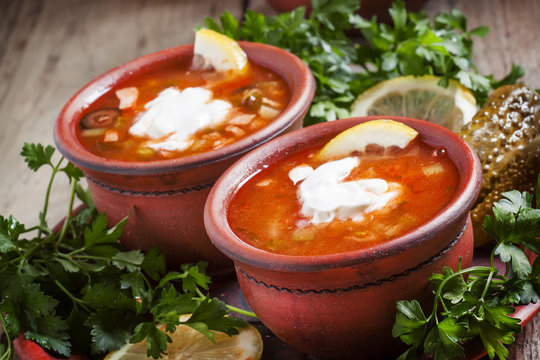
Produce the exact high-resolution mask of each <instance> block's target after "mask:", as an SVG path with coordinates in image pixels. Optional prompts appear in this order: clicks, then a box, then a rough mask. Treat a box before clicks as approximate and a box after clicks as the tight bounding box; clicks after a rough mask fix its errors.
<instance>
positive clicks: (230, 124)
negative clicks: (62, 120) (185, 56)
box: [77, 60, 290, 161]
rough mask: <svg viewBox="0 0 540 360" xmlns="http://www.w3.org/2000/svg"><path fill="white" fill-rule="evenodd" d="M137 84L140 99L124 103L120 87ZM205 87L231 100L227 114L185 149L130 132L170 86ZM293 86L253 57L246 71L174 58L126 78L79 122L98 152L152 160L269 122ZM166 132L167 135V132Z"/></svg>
mask: <svg viewBox="0 0 540 360" xmlns="http://www.w3.org/2000/svg"><path fill="white" fill-rule="evenodd" d="M133 87H134V88H136V89H137V92H138V96H137V99H136V101H135V102H134V103H133V104H132V105H131V106H130V107H128V108H122V109H120V103H121V102H120V99H119V97H118V96H117V94H116V92H117V91H118V90H121V89H129V88H133ZM190 87H202V88H204V89H208V90H211V91H212V97H213V99H219V100H225V101H227V102H229V103H230V104H231V105H232V108H231V110H230V111H229V112H228V115H227V117H226V119H225V120H224V121H223V122H221V123H219V124H216V125H215V126H208V127H204V128H202V129H200V130H198V131H197V132H196V133H195V134H194V135H193V136H191V138H190V145H189V147H187V148H186V149H182V150H178V151H176V150H163V149H152V148H151V147H149V146H148V142H149V139H148V138H146V137H141V136H134V135H132V134H130V132H129V130H130V127H131V126H132V125H133V124H134V123H136V121H137V117H138V116H139V114H141V113H143V112H144V111H145V105H146V104H147V103H148V102H150V101H152V100H153V99H155V98H156V97H157V96H158V94H160V92H162V91H163V90H165V89H167V88H175V89H178V90H183V89H186V88H190ZM289 98H290V95H289V89H288V87H287V84H286V83H285V81H284V80H283V79H282V78H281V77H280V76H279V75H278V74H276V73H275V72H273V71H271V70H269V69H266V68H264V67H261V66H259V65H257V64H254V63H250V64H249V66H248V69H247V70H246V71H245V72H244V73H243V74H241V75H231V74H230V73H225V74H223V73H219V72H217V71H214V70H212V69H210V70H208V69H193V68H191V60H190V61H186V62H183V63H179V62H178V63H175V64H172V65H168V66H167V67H163V68H160V69H158V70H155V71H151V72H148V73H144V74H139V75H136V76H133V77H131V78H130V79H128V80H126V81H125V82H122V83H121V84H119V85H118V86H116V87H115V88H113V89H111V90H110V91H108V92H107V93H106V94H105V95H103V96H102V97H100V98H99V99H98V100H97V101H95V102H94V103H93V104H92V105H91V106H90V107H89V109H88V110H87V111H86V112H85V116H84V117H83V118H82V120H81V123H80V125H79V126H78V128H77V137H78V139H79V141H80V142H81V143H82V145H83V146H84V147H85V148H86V149H88V150H89V151H90V152H92V153H93V154H95V155H98V156H100V157H104V158H109V159H114V160H120V161H152V160H162V159H169V158H175V157H184V156H190V155H194V154H199V153H202V152H206V151H210V150H215V149H219V148H221V147H223V146H225V145H228V144H231V143H233V142H235V141H237V140H239V139H241V138H244V137H246V136H248V135H250V134H253V133H254V132H256V131H258V130H259V129H261V128H263V127H265V126H266V125H268V124H269V123H270V122H271V121H272V120H273V119H274V118H276V117H277V116H278V115H279V114H280V113H281V111H282V110H283V109H284V108H285V106H286V105H287V102H288V101H289ZM164 138H166V136H165V137H164Z"/></svg>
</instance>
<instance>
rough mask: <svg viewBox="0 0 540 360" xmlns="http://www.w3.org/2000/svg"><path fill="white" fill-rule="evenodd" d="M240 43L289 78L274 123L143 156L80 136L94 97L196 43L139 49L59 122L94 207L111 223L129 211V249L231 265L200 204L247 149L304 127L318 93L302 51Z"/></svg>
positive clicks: (84, 92) (85, 91)
mask: <svg viewBox="0 0 540 360" xmlns="http://www.w3.org/2000/svg"><path fill="white" fill-rule="evenodd" d="M240 45H241V46H242V48H243V49H244V50H245V51H246V53H247V55H248V57H249V59H250V61H253V62H255V63H257V64H259V65H262V66H263V67H266V68H269V69H271V70H273V71H275V72H276V73H278V74H279V75H281V76H282V77H283V78H284V79H285V80H286V82H287V84H288V86H289V89H290V92H291V100H290V102H289V104H288V105H287V107H286V108H285V109H284V110H283V112H282V113H281V114H280V115H279V116H278V117H277V118H276V119H275V120H274V121H273V122H272V123H271V124H270V125H268V126H267V127H265V128H263V129H261V130H260V131H258V132H256V133H254V134H252V135H251V136H248V137H246V138H243V139H241V140H240V141H238V142H236V143H233V144H231V145H228V146H225V147H223V148H221V149H218V150H213V151H209V152H206V153H202V154H197V155H194V156H190V157H184V158H178V159H172V160H160V161H154V162H149V163H144V162H123V161H114V160H109V159H105V158H101V157H98V156H96V155H94V154H92V153H90V152H89V151H88V150H86V149H85V148H84V147H83V146H82V145H81V144H80V143H79V141H78V140H77V136H76V127H77V126H78V124H79V121H80V119H81V117H82V116H83V115H84V114H85V111H86V109H88V107H89V106H90V104H92V103H93V102H94V101H96V100H97V99H98V98H99V97H100V96H102V95H103V94H104V93H105V92H107V91H108V90H110V89H111V88H113V87H115V86H116V85H117V84H122V82H124V81H125V80H126V79H128V78H129V77H131V76H134V75H137V74H140V73H145V72H150V71H152V70H154V69H158V68H160V67H162V66H167V65H170V64H172V63H175V62H181V59H185V58H186V57H189V58H191V57H192V56H193V45H186V46H180V47H176V48H171V49H167V50H163V51H159V52H156V53H153V54H150V55H146V56H142V57H140V58H137V59H135V60H132V61H130V62H127V63H125V64H123V65H120V66H119V67H116V68H114V69H112V70H110V71H109V72H107V73H105V74H104V75H102V76H100V77H98V78H97V79H95V80H94V81H92V82H90V83H89V84H88V85H86V86H85V87H84V88H82V89H81V90H80V91H79V92H78V93H77V94H75V96H73V97H72V98H71V99H70V100H69V101H68V103H67V104H66V105H65V107H64V108H63V109H62V112H61V113H60V116H59V117H58V120H57V122H56V126H55V129H54V138H55V142H56V145H57V147H58V148H59V150H60V152H62V154H64V156H65V157H66V158H67V159H69V160H70V161H71V162H73V163H74V164H75V165H77V166H78V167H80V168H81V169H82V171H83V173H84V175H85V176H86V179H87V180H88V186H89V188H90V192H91V194H92V198H93V199H94V202H95V204H96V207H97V209H98V210H99V211H100V212H105V213H106V214H107V217H108V219H109V223H110V224H114V223H116V222H118V221H119V220H121V219H122V218H124V217H125V216H127V215H129V220H128V222H127V224H126V226H125V227H124V233H123V235H122V238H121V242H122V243H123V244H124V245H125V246H126V247H127V248H131V249H142V250H147V249H149V248H150V247H152V246H158V247H159V248H160V249H161V251H162V252H164V253H165V256H166V257H167V264H168V266H169V267H172V268H175V267H179V266H180V264H182V263H185V262H196V261H200V260H206V261H209V262H210V266H211V267H210V270H211V271H213V272H214V273H219V272H222V271H224V272H226V271H232V266H231V264H230V261H229V260H228V259H227V258H226V257H225V256H223V255H222V254H221V253H220V252H219V251H218V250H217V249H216V248H215V247H214V246H212V244H211V243H210V240H209V239H208V237H207V235H206V233H205V231H204V225H203V209H204V203H205V201H206V197H207V195H208V193H209V191H210V188H211V187H212V185H213V184H214V182H215V181H216V180H217V178H218V177H219V176H220V175H221V174H222V173H223V172H224V171H225V170H226V169H227V168H228V167H229V166H230V165H231V164H232V163H234V161H236V160H237V159H238V158H239V157H240V156H241V155H242V154H245V153H246V152H248V151H249V150H252V149H253V148H255V147H257V146H259V145H260V144H262V143H264V142H266V141H268V140H270V139H272V138H274V137H276V136H278V135H281V134H283V133H286V132H289V131H291V130H295V129H298V128H300V127H301V126H302V120H303V118H304V116H305V114H306V112H307V110H308V108H309V105H310V103H311V100H312V99H313V95H314V91H315V81H314V79H313V75H312V74H311V71H310V70H309V68H308V67H307V66H306V65H305V64H304V63H303V62H302V61H301V60H300V59H299V58H297V57H296V56H294V55H293V54H291V53H289V52H286V51H284V50H282V49H279V48H277V47H273V46H269V45H264V44H257V43H249V42H240Z"/></svg>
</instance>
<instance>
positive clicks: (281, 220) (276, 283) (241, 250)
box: [205, 117, 481, 359]
mask: <svg viewBox="0 0 540 360" xmlns="http://www.w3.org/2000/svg"><path fill="white" fill-rule="evenodd" d="M388 119H391V120H392V123H393V125H392V126H394V125H395V124H401V125H406V128H408V129H410V130H412V132H413V134H416V135H415V136H414V139H412V138H411V141H407V142H406V143H404V144H402V146H393V145H392V146H389V147H387V148H386V149H382V147H381V146H380V144H381V143H383V144H384V140H380V137H378V136H376V135H374V136H373V138H374V139H376V141H374V142H377V143H379V145H376V146H371V145H368V146H366V147H364V148H362V149H361V150H360V151H355V152H353V153H352V154H348V155H347V156H336V154H332V153H333V150H335V149H336V148H337V149H338V150H339V148H340V146H341V145H340V142H341V143H343V141H342V140H343V139H339V140H338V141H337V145H339V146H337V147H336V146H335V145H336V142H335V141H334V140H335V139H338V137H336V135H338V134H340V133H342V132H343V133H342V134H344V133H345V132H344V131H345V130H347V129H352V128H353V127H354V126H356V125H358V124H363V125H364V124H369V123H370V122H371V121H372V120H380V119H379V118H376V117H365V118H351V119H344V120H338V121H335V122H331V123H324V124H320V125H315V126H311V127H308V128H304V129H301V130H298V131H295V132H293V133H290V134H287V135H284V136H281V137H280V138H277V139H274V140H273V141H271V142H269V143H267V144H265V145H263V146H261V147H260V148H258V149H256V150H254V151H252V152H251V153H249V154H248V155H246V156H245V157H243V158H242V159H241V160H239V161H238V162H237V163H236V164H235V165H233V166H232V167H231V168H230V169H229V170H227V172H226V173H225V174H224V175H223V176H222V177H221V178H220V179H219V180H218V182H217V183H216V185H215V187H214V188H213V189H212V191H211V193H210V195H209V197H208V200H207V204H206V208H205V226H206V229H207V232H208V234H209V236H210V238H211V240H212V242H213V243H214V244H215V245H216V246H217V247H218V248H219V249H220V250H221V251H222V252H223V253H224V254H225V255H227V256H228V257H229V258H231V259H232V260H233V261H234V263H235V268H236V273H237V277H238V281H239V283H240V286H241V288H242V291H243V293H244V295H245V297H246V299H247V302H248V303H249V305H250V306H251V307H252V309H253V311H254V312H255V313H256V314H257V316H258V317H259V319H260V320H261V321H262V322H263V323H264V324H265V325H266V326H267V327H268V328H269V329H270V330H272V331H273V332H274V333H275V334H276V335H277V336H278V337H280V338H281V339H282V340H284V341H285V342H287V343H289V344H290V345H292V346H293V347H296V348H297V349H299V350H302V351H304V352H307V353H310V354H313V355H315V356H317V357H321V358H338V359H344V358H357V357H358V354H359V352H360V353H361V354H362V357H363V358H370V359H371V358H383V359H384V358H389V357H391V356H393V355H396V354H399V351H400V347H399V343H398V342H396V341H395V340H393V339H392V335H391V329H392V325H393V322H394V317H395V306H396V301H397V300H400V299H419V300H421V302H422V299H423V304H424V305H427V304H426V301H427V300H426V299H428V298H429V297H428V296H427V295H429V294H430V289H429V285H428V281H427V280H428V278H429V277H430V276H431V274H432V273H434V272H438V271H441V270H442V269H443V267H444V266H450V267H452V268H454V269H455V268H457V266H458V263H459V262H461V264H462V266H468V265H470V264H471V262H472V255H473V253H472V251H473V237H472V227H471V224H470V219H469V210H470V208H471V206H472V204H473V203H474V201H475V199H476V197H477V195H478V192H479V186H480V182H481V169H480V163H479V161H478V158H477V157H476V155H475V153H474V151H473V150H471V148H470V147H469V146H468V145H467V144H466V143H465V142H464V141H463V140H462V139H461V138H460V137H459V136H457V135H456V134H454V133H452V132H451V131H449V130H447V129H444V128H442V127H440V126H438V125H435V124H432V123H428V122H425V121H422V120H415V119H409V118H400V117H388ZM385 121H386V120H385ZM396 122H397V123H396ZM331 139H334V140H332V141H334V145H332V146H328V145H326V146H325V144H330V143H331V142H332V141H330V140H331ZM329 148H332V149H330V150H331V151H330V150H329ZM338 152H339V151H338ZM366 199H367V200H366ZM460 259H461V260H460Z"/></svg>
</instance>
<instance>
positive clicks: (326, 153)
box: [315, 119, 418, 161]
mask: <svg viewBox="0 0 540 360" xmlns="http://www.w3.org/2000/svg"><path fill="white" fill-rule="evenodd" d="M417 135H418V132H417V131H416V130H414V129H413V128H411V127H409V126H407V125H405V124H402V123H400V122H397V121H393V120H385V119H381V120H372V121H368V122H365V123H362V124H359V125H356V126H353V127H352V128H349V129H347V130H345V131H343V132H341V133H339V134H338V135H337V136H336V137H334V138H333V139H332V140H330V141H329V142H328V143H327V144H326V145H325V146H324V147H323V148H322V149H321V150H319V152H318V153H317V154H315V159H316V160H319V161H327V160H330V159H335V158H338V157H345V156H348V155H350V154H351V153H353V152H355V151H365V150H366V146H367V145H370V144H375V145H379V146H382V147H384V148H387V147H389V146H397V147H400V148H402V149H403V148H405V147H406V146H407V145H408V144H409V143H410V142H411V141H412V140H413V139H414V138H416V136H417Z"/></svg>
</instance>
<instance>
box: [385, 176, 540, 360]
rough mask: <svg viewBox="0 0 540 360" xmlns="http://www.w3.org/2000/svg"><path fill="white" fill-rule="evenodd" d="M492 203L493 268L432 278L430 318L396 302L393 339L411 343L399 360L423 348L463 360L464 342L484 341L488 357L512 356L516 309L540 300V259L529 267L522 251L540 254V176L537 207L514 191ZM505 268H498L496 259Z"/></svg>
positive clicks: (487, 224) (487, 225)
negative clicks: (509, 345) (496, 258)
mask: <svg viewBox="0 0 540 360" xmlns="http://www.w3.org/2000/svg"><path fill="white" fill-rule="evenodd" d="M503 196H504V198H503V199H501V200H500V201H499V202H497V203H495V204H494V207H493V214H494V219H493V218H492V217H491V216H486V218H485V220H484V224H483V228H484V229H485V230H486V231H487V232H488V233H489V234H490V235H491V236H492V237H493V238H494V239H495V240H496V241H497V245H496V246H495V248H494V249H493V250H492V252H491V258H490V259H491V262H490V266H473V267H469V268H465V269H461V268H458V269H457V271H455V272H454V271H453V270H452V269H450V268H445V269H444V271H443V273H442V274H434V275H433V276H432V277H431V278H430V282H431V283H432V284H433V286H434V289H435V290H434V294H435V298H434V303H433V309H432V312H431V313H430V314H429V315H428V316H427V317H426V316H425V314H424V312H423V311H422V308H421V307H420V304H419V303H418V301H416V300H413V301H405V300H402V301H398V303H397V314H396V321H395V323H394V328H393V330H392V333H393V335H394V337H400V338H401V340H402V341H403V342H404V343H406V344H407V345H410V348H409V349H408V350H407V351H406V352H405V353H403V354H402V355H401V356H400V357H399V359H400V360H412V359H416V358H417V356H416V355H417V351H418V350H423V351H424V352H425V353H426V354H428V355H432V356H433V357H434V359H435V360H443V359H448V360H450V359H461V358H464V357H465V350H464V347H463V343H464V342H466V341H468V340H471V339H474V338H477V337H480V339H481V341H482V343H483V345H484V347H485V349H486V350H487V353H488V355H489V358H490V359H493V358H494V357H495V356H497V357H498V358H499V359H501V360H502V359H506V358H507V357H508V350H507V349H506V347H505V346H504V344H511V343H513V342H514V335H515V334H516V333H518V332H519V331H520V330H521V326H520V324H519V322H520V320H519V319H516V318H513V317H511V316H510V315H511V314H512V313H513V312H514V311H515V309H514V307H513V306H516V305H526V304H529V303H531V302H534V303H535V302H537V301H538V294H540V277H539V274H540V257H537V258H536V260H535V261H534V263H533V264H532V265H531V264H530V262H529V259H528V258H527V256H526V254H525V252H524V250H525V249H528V250H530V251H532V252H533V253H535V254H537V255H538V254H540V177H539V178H538V185H537V190H536V208H533V207H532V195H530V194H528V193H527V192H523V193H520V192H519V191H516V190H514V191H510V192H506V193H504V194H503ZM496 256H498V257H499V258H500V261H501V262H502V264H504V265H503V266H504V272H502V271H499V270H498V269H497V267H496V263H495V257H496Z"/></svg>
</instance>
